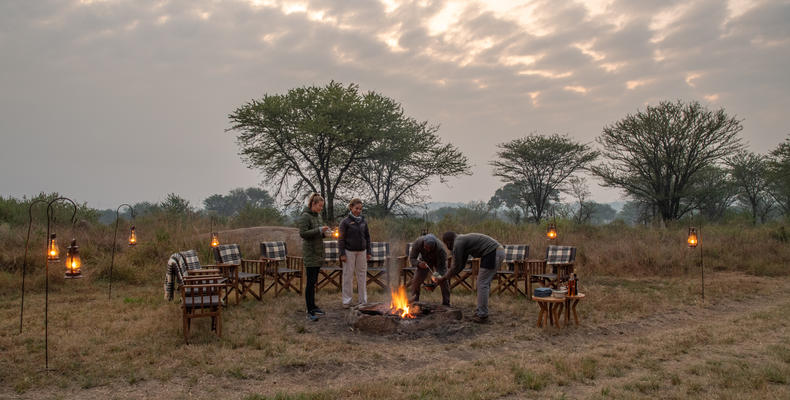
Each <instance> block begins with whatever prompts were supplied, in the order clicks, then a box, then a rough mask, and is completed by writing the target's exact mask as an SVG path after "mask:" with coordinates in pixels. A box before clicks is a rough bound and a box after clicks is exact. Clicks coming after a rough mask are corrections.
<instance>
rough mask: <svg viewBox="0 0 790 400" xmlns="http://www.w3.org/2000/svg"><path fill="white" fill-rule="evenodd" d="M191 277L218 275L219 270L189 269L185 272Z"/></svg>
mask: <svg viewBox="0 0 790 400" xmlns="http://www.w3.org/2000/svg"><path fill="white" fill-rule="evenodd" d="M187 273H189V275H191V276H204V275H219V270H218V269H216V268H208V269H206V268H201V269H191V270H189V271H187Z"/></svg>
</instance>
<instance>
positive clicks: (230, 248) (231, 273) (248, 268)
mask: <svg viewBox="0 0 790 400" xmlns="http://www.w3.org/2000/svg"><path fill="white" fill-rule="evenodd" d="M214 260H216V262H217V263H218V264H219V265H218V267H219V268H220V271H222V275H223V276H225V277H226V278H228V289H229V290H228V293H227V294H226V296H227V295H229V294H230V291H231V290H235V291H236V303H237V304H238V302H239V295H241V297H246V296H247V293H249V294H250V295H252V297H255V298H256V299H258V300H262V299H263V270H264V264H265V263H266V262H265V261H263V260H245V259H243V258H242V256H241V249H239V245H238V244H221V245H219V246H217V247H215V248H214ZM256 283H257V284H258V293H255V291H254V290H253V289H252V287H253V285H255V284H256Z"/></svg>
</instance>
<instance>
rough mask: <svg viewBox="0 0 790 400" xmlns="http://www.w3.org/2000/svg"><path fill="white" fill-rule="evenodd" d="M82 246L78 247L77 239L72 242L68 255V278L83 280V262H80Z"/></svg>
mask: <svg viewBox="0 0 790 400" xmlns="http://www.w3.org/2000/svg"><path fill="white" fill-rule="evenodd" d="M79 249H80V246H77V239H72V240H71V246H69V248H68V252H67V253H66V278H67V279H73V278H82V271H80V267H81V266H82V260H80V250H79Z"/></svg>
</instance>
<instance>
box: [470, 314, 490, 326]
mask: <svg viewBox="0 0 790 400" xmlns="http://www.w3.org/2000/svg"><path fill="white" fill-rule="evenodd" d="M472 322H475V323H478V324H487V323H488V316H487V315H486V316H480V315H475V316H474V317H472Z"/></svg>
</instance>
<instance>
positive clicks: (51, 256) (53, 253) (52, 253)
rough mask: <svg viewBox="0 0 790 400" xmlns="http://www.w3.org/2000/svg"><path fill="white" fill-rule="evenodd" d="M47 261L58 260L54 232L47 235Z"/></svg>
mask: <svg viewBox="0 0 790 400" xmlns="http://www.w3.org/2000/svg"><path fill="white" fill-rule="evenodd" d="M47 261H60V252H59V251H58V240H57V236H56V235H55V234H54V233H53V234H52V235H50V236H49V246H47Z"/></svg>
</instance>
